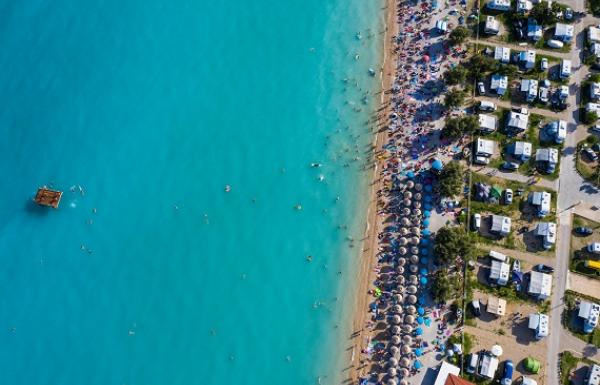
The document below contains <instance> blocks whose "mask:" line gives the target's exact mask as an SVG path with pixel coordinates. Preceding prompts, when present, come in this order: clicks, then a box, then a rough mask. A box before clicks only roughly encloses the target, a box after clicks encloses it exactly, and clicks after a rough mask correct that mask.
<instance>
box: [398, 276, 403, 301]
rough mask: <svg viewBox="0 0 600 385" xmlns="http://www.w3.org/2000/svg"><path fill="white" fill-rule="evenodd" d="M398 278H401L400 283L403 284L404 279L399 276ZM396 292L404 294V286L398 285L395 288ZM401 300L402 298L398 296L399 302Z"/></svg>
mask: <svg viewBox="0 0 600 385" xmlns="http://www.w3.org/2000/svg"><path fill="white" fill-rule="evenodd" d="M398 278H402V283H404V277H403V276H400V277H398ZM396 291H398V293H404V286H403V285H402V284H399V285H398V286H396ZM401 300H402V296H401V295H400V301H401Z"/></svg>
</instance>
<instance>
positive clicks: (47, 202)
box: [33, 186, 63, 209]
mask: <svg viewBox="0 0 600 385" xmlns="http://www.w3.org/2000/svg"><path fill="white" fill-rule="evenodd" d="M62 194H63V193H62V191H57V190H50V189H49V188H47V187H46V186H44V187H40V188H38V190H37V193H36V194H35V198H34V199H33V200H34V201H35V203H37V204H38V205H40V206H48V207H53V208H55V209H56V208H58V204H59V203H60V198H62Z"/></svg>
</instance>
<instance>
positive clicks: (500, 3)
mask: <svg viewBox="0 0 600 385" xmlns="http://www.w3.org/2000/svg"><path fill="white" fill-rule="evenodd" d="M487 6H488V8H491V9H498V10H506V11H508V10H509V9H510V0H490V1H489V2H488V3H487Z"/></svg>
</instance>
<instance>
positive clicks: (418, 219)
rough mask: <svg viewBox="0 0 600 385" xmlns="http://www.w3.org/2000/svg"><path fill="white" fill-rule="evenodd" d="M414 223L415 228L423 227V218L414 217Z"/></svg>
mask: <svg viewBox="0 0 600 385" xmlns="http://www.w3.org/2000/svg"><path fill="white" fill-rule="evenodd" d="M412 223H413V224H414V225H415V226H421V218H420V217H414V218H413V220H412Z"/></svg>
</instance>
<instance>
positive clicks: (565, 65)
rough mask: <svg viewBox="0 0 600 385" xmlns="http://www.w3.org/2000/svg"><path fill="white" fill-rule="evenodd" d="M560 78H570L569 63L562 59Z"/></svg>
mask: <svg viewBox="0 0 600 385" xmlns="http://www.w3.org/2000/svg"><path fill="white" fill-rule="evenodd" d="M560 76H562V77H568V76H571V61H570V60H567V59H562V60H561V62H560Z"/></svg>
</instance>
